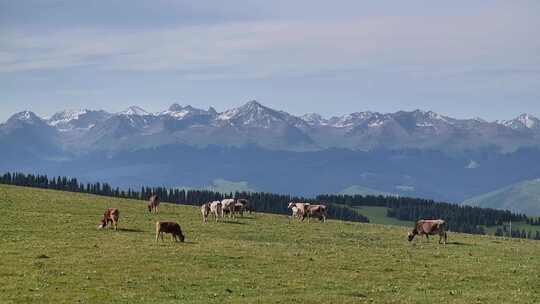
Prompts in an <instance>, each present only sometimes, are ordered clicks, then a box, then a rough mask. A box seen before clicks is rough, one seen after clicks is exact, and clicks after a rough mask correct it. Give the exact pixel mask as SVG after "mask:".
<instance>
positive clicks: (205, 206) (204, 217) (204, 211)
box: [201, 203, 210, 223]
mask: <svg viewBox="0 0 540 304" xmlns="http://www.w3.org/2000/svg"><path fill="white" fill-rule="evenodd" d="M201 213H202V220H203V223H208V215H209V214H210V203H205V204H202V205H201Z"/></svg>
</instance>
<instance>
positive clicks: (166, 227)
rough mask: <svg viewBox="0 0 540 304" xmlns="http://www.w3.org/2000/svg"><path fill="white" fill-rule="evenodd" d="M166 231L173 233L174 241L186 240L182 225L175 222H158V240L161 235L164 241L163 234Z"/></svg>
mask: <svg viewBox="0 0 540 304" xmlns="http://www.w3.org/2000/svg"><path fill="white" fill-rule="evenodd" d="M164 233H170V234H171V235H172V240H173V241H178V240H180V242H184V239H185V237H184V234H183V233H182V229H181V228H180V225H178V223H175V222H156V242H157V241H158V239H159V237H160V236H161V240H162V241H163V234H164Z"/></svg>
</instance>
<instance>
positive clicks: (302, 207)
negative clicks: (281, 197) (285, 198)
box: [288, 202, 310, 220]
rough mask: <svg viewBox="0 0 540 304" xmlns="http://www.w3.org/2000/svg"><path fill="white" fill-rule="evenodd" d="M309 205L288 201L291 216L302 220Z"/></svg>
mask: <svg viewBox="0 0 540 304" xmlns="http://www.w3.org/2000/svg"><path fill="white" fill-rule="evenodd" d="M309 205H310V204H309V203H295V202H290V203H289V205H288V208H289V209H291V211H292V217H293V218H297V219H298V220H304V218H305V217H306V215H307V208H308V206H309Z"/></svg>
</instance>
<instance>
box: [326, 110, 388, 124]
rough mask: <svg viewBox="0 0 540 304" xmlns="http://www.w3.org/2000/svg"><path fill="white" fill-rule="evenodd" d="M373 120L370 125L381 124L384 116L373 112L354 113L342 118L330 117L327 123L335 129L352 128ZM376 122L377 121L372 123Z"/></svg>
mask: <svg viewBox="0 0 540 304" xmlns="http://www.w3.org/2000/svg"><path fill="white" fill-rule="evenodd" d="M369 120H373V121H372V123H374V124H377V125H380V124H382V123H383V120H384V115H382V114H380V113H373V112H369V111H368V112H355V113H351V114H347V115H343V116H338V117H332V118H330V120H329V123H330V125H331V126H332V127H335V128H354V127H356V126H359V125H361V124H364V123H366V122H368V121H369ZM374 120H377V121H374Z"/></svg>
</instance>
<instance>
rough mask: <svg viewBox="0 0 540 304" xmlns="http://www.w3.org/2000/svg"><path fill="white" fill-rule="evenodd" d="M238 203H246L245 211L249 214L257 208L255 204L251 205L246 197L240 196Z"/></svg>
mask: <svg viewBox="0 0 540 304" xmlns="http://www.w3.org/2000/svg"><path fill="white" fill-rule="evenodd" d="M236 203H241V204H242V205H244V211H245V212H249V214H251V213H252V212H254V211H255V210H254V209H253V206H251V204H250V202H249V201H248V200H247V199H245V198H239V199H237V200H236Z"/></svg>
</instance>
